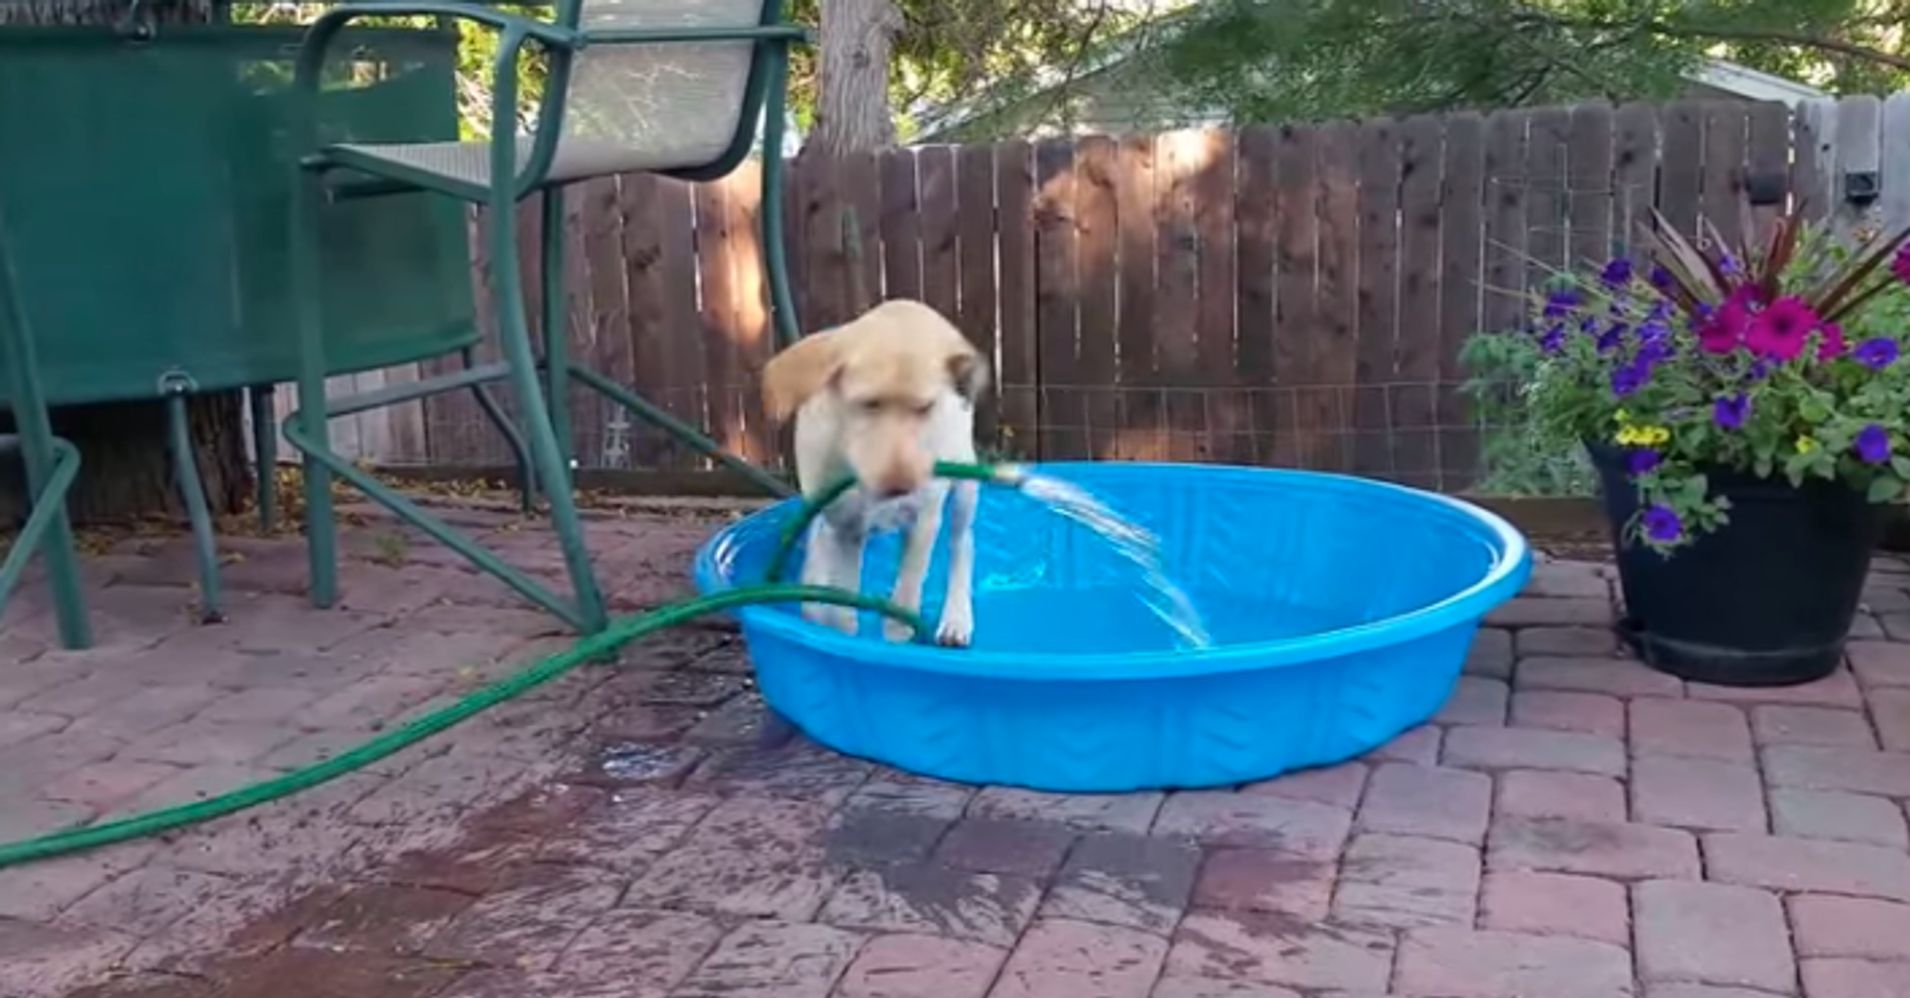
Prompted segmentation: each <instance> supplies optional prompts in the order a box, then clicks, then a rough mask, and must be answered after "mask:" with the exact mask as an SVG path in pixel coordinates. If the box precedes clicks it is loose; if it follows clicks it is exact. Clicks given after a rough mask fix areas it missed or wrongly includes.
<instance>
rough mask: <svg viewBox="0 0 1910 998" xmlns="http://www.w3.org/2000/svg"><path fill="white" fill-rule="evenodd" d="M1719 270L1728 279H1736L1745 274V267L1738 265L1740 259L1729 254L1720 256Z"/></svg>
mask: <svg viewBox="0 0 1910 998" xmlns="http://www.w3.org/2000/svg"><path fill="white" fill-rule="evenodd" d="M1718 269H1719V270H1721V271H1724V276H1726V277H1736V276H1738V275H1739V274H1742V273H1744V267H1743V266H1742V265H1741V264H1739V263H1738V258H1737V257H1735V256H1732V255H1731V254H1730V253H1728V252H1726V253H1719V254H1718Z"/></svg>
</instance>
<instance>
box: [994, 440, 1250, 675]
mask: <svg viewBox="0 0 1910 998" xmlns="http://www.w3.org/2000/svg"><path fill="white" fill-rule="evenodd" d="M1020 484H1021V492H1022V494H1023V495H1026V496H1027V497H1028V498H1030V499H1033V500H1035V501H1036V502H1039V503H1041V504H1043V505H1045V506H1047V507H1048V508H1049V509H1051V510H1053V511H1055V513H1057V514H1059V515H1060V516H1062V517H1064V518H1066V519H1068V520H1070V521H1072V522H1074V523H1076V524H1079V525H1081V526H1083V527H1086V528H1087V529H1089V530H1091V531H1093V532H1094V533H1095V534H1097V535H1099V536H1100V537H1101V538H1103V539H1104V540H1106V541H1107V542H1108V546H1109V547H1110V548H1112V549H1113V550H1114V552H1115V553H1116V554H1118V555H1120V556H1121V557H1122V558H1123V559H1124V560H1126V561H1127V562H1128V563H1129V564H1131V565H1133V566H1134V567H1135V569H1136V570H1138V571H1139V572H1140V576H1141V585H1142V587H1143V590H1144V591H1143V593H1142V596H1141V601H1142V602H1143V603H1146V604H1147V608H1148V609H1149V610H1151V611H1153V613H1154V616H1156V617H1158V618H1160V621H1161V623H1163V624H1166V625H1167V626H1168V628H1169V629H1171V630H1172V631H1173V632H1174V635H1175V637H1177V638H1179V639H1180V643H1181V644H1182V645H1184V646H1186V647H1189V648H1206V647H1208V646H1210V645H1212V644H1213V643H1214V641H1213V637H1212V636H1211V635H1209V634H1208V633H1207V625H1206V624H1204V623H1202V622H1201V619H1200V611H1199V610H1196V609H1195V608H1194V601H1193V600H1191V599H1189V598H1188V596H1187V592H1186V590H1184V589H1182V588H1181V587H1180V586H1179V585H1178V584H1176V583H1175V582H1174V580H1173V579H1170V578H1168V576H1167V572H1166V571H1165V570H1164V569H1162V567H1161V540H1160V538H1159V537H1156V536H1155V535H1154V532H1153V531H1151V530H1147V529H1145V528H1143V527H1140V526H1138V525H1136V524H1134V523H1132V522H1130V521H1128V520H1127V519H1126V518H1125V517H1123V516H1121V515H1120V514H1119V513H1116V512H1115V511H1114V510H1112V509H1110V508H1109V507H1108V505H1107V504H1106V503H1104V502H1102V501H1101V500H1100V499H1098V498H1096V497H1095V496H1094V494H1093V493H1091V492H1089V491H1088V490H1086V489H1084V488H1082V487H1081V486H1079V485H1076V484H1074V483H1072V482H1064V481H1062V480H1061V479H1058V478H1050V477H1048V476H1046V475H1036V474H1030V475H1026V476H1025V477H1024V478H1022V479H1021V483H1020Z"/></svg>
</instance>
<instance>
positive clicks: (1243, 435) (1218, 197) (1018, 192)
mask: <svg viewBox="0 0 1910 998" xmlns="http://www.w3.org/2000/svg"><path fill="white" fill-rule="evenodd" d="M757 169H758V168H757V167H756V166H755V165H754V164H752V165H751V166H748V167H746V168H744V169H743V170H741V171H739V172H738V173H737V174H735V175H733V176H732V177H730V178H728V179H727V180H725V181H722V182H718V183H713V184H704V185H689V184H683V183H678V182H674V181H667V180H659V179H657V178H654V177H649V176H634V175H633V176H625V177H614V178H606V179H601V180H595V181H591V182H588V183H585V184H583V185H580V186H578V187H574V188H572V189H571V191H570V192H569V194H568V197H567V210H568V218H569V225H568V227H567V230H566V238H567V239H568V244H567V245H568V250H569V253H568V261H569V268H568V273H567V275H566V278H567V283H568V314H569V335H570V345H571V350H572V352H573V355H575V356H579V357H583V358H587V359H588V360H589V361H590V362H591V363H592V364H594V365H595V366H596V367H597V368H598V369H600V370H603V371H605V372H606V373H608V374H609V375H610V376H612V377H614V378H616V379H617V380H619V381H621V382H623V383H625V384H629V385H632V386H634V387H635V388H636V389H637V390H639V391H640V392H643V393H644V394H646V395H648V396H649V397H651V398H653V399H656V400H658V401H659V402H661V403H663V404H665V405H666V406H668V407H669V408H670V409H671V411H673V412H675V413H676V414H677V415H679V416H681V417H683V418H685V419H688V420H690V421H692V422H695V423H698V424H700V425H704V426H707V427H710V428H711V430H712V433H713V435H715V436H716V437H717V438H718V439H719V440H722V441H724V442H725V443H727V444H729V445H730V446H732V447H734V448H736V449H737V450H739V451H741V452H742V453H744V454H745V455H748V456H751V457H754V458H757V459H760V460H767V461H772V462H773V461H775V460H776V459H777V457H778V454H777V451H778V446H777V442H778V439H779V437H778V434H777V431H776V429H775V428H774V427H772V426H771V425H769V423H768V422H767V421H766V420H765V418H764V416H763V412H762V408H761V405H760V402H759V400H758V398H757V393H756V389H755V379H756V375H757V372H758V371H759V370H760V369H761V367H762V365H763V362H764V361H765V360H766V359H767V357H768V356H769V354H770V353H771V351H772V347H773V344H772V336H771V333H770V325H769V315H768V310H767V308H766V304H765V302H766V298H767V289H766V285H765V282H764V279H763V276H762V271H761V256H762V254H761V246H760V243H759V241H758V238H757V233H758V228H757V222H758V213H759V211H760V208H761V205H760V203H759V199H758V191H757V184H758V179H759V174H758V172H757ZM791 172H792V183H791V190H790V196H789V198H788V199H787V204H786V205H785V211H786V212H787V218H786V222H787V228H788V238H789V249H790V257H791V264H792V268H793V271H794V273H793V277H794V280H795V284H796V287H797V294H798V304H799V308H800V312H801V315H802V319H803V323H804V327H805V328H807V329H815V328H821V327H825V326H827V325H830V324H833V323H836V322H839V321H841V320H843V319H844V318H846V317H848V316H849V315H851V314H852V313H853V312H854V311H855V303H854V302H853V301H852V299H853V298H854V297H855V296H856V295H857V293H858V290H860V292H861V293H863V294H866V295H868V296H875V295H881V296H907V297H915V298H920V299H922V300H924V301H926V302H928V303H929V304H930V305H933V306H935V307H936V308H937V309H939V310H941V311H942V312H943V313H944V314H946V315H947V316H949V317H950V319H952V320H953V321H954V322H955V323H956V324H957V325H959V326H960V327H961V328H962V329H963V330H964V332H966V333H967V335H969V336H970V337H972V338H973V340H974V342H976V343H977V344H978V345H980V346H981V347H982V349H983V350H984V351H985V352H987V353H988V354H989V355H990V356H992V357H993V358H994V359H995V371H996V377H995V381H994V388H993V389H992V390H991V392H990V394H989V397H988V399H987V400H986V403H985V405H984V408H983V422H984V424H985V425H984V433H985V435H986V436H987V442H988V443H989V444H990V445H991V446H994V447H996V448H998V449H999V450H1002V451H1005V452H1007V453H1010V454H1013V455H1016V456H1019V457H1023V458H1041V459H1048V460H1059V459H1071V458H1086V457H1094V458H1146V459H1174V460H1215V461H1232V462H1244V463H1256V464H1275V465H1288V466H1302V467H1312V468H1325V469H1336V470H1350V471H1355V472H1358V473H1361V474H1369V475H1376V476H1381V477H1390V478H1394V479H1398V480H1403V481H1407V482H1412V483H1415V484H1421V485H1426V486H1433V487H1439V488H1445V489H1448V490H1456V489H1461V488H1464V487H1466V486H1467V485H1468V484H1469V483H1470V482H1472V481H1473V480H1474V479H1475V478H1476V476H1477V473H1478V471H1479V469H1478V453H1479V446H1478V440H1479V427H1478V426H1477V425H1476V423H1475V421H1474V420H1473V419H1472V417H1471V416H1470V414H1469V412H1468V407H1467V406H1466V404H1465V402H1464V399H1463V397H1462V396H1461V395H1460V394H1459V392H1458V391H1457V389H1458V387H1459V385H1460V384H1461V383H1462V381H1463V379H1464V374H1463V371H1462V370H1461V368H1460V364H1459V348H1460V345H1461V343H1462V342H1463V341H1464V340H1465V338H1466V337H1467V336H1468V335H1469V334H1471V333H1472V332H1474V331H1475V330H1479V329H1481V328H1487V329H1502V328H1508V327H1511V326H1513V325H1514V324H1516V323H1517V322H1518V320H1519V318H1520V315H1521V309H1522V305H1521V295H1522V294H1523V293H1524V291H1525V289H1527V288H1529V287H1532V286H1533V285H1534V283H1535V282H1537V281H1539V280H1542V279H1543V278H1544V277H1545V276H1546V275H1547V274H1548V273H1549V272H1550V271H1551V269H1553V268H1559V267H1565V266H1568V265H1573V264H1578V263H1587V262H1594V261H1598V260H1602V259H1604V258H1606V257H1607V256H1609V255H1611V254H1612V253H1614V252H1615V251H1623V250H1625V249H1626V248H1627V246H1628V239H1629V238H1631V237H1632V236H1633V235H1635V233H1636V231H1637V229H1636V226H1637V225H1638V224H1639V223H1640V222H1641V221H1642V220H1643V219H1644V218H1645V217H1646V216H1647V214H1648V211H1649V209H1650V208H1651V207H1652V206H1656V207H1658V208H1659V209H1661V210H1662V211H1664V212H1665V213H1666V215H1668V216H1669V217H1670V218H1671V219H1672V220H1673V221H1674V222H1677V223H1680V224H1681V225H1687V226H1688V225H1689V224H1691V223H1692V222H1693V221H1694V220H1695V219H1697V218H1698V217H1700V216H1704V217H1708V218H1710V219H1711V220H1712V221H1713V222H1715V223H1716V224H1717V225H1718V226H1719V227H1720V228H1721V229H1722V230H1724V231H1725V232H1727V233H1732V232H1738V231H1742V230H1745V229H1749V228H1755V227H1758V226H1761V225H1764V224H1767V223H1768V221H1769V220H1770V218H1771V217H1772V216H1774V215H1775V213H1776V212H1777V211H1778V210H1780V208H1781V206H1782V205H1783V204H1784V203H1786V202H1787V201H1795V202H1796V203H1801V204H1803V205H1805V210H1806V211H1808V212H1809V213H1811V214H1813V215H1814V216H1817V217H1827V216H1828V217H1831V218H1833V219H1834V220H1835V221H1836V223H1837V224H1839V225H1845V226H1854V225H1858V224H1861V223H1864V222H1867V221H1875V220H1878V216H1881V217H1882V218H1885V219H1890V220H1898V221H1910V94H1899V95H1896V96H1894V97H1892V98H1890V99H1889V100H1888V101H1887V102H1886V101H1881V100H1878V99H1877V98H1872V97H1857V98H1846V99H1844V100H1842V101H1836V102H1831V101H1823V102H1816V103H1811V104H1807V105H1804V106H1801V107H1799V108H1798V109H1797V110H1796V111H1795V113H1793V112H1791V111H1789V110H1787V109H1786V108H1785V107H1783V106H1782V105H1778V104H1750V103H1727V102H1717V103H1711V102H1681V103H1673V104H1669V105H1663V106H1657V105H1645V104H1632V105H1625V106H1622V107H1618V108H1612V107H1609V106H1606V105H1585V106H1579V107H1571V108H1543V109H1529V110H1515V111H1506V112H1500V113H1495V114H1491V115H1480V114H1472V113H1464V114H1452V115H1445V116H1422V117H1412V118H1406V119H1401V120H1382V121H1368V122H1359V123H1329V124H1318V125H1296V126H1278V127H1274V126H1267V127H1250V128H1246V129H1244V130H1240V131H1237V132H1230V131H1217V130H1200V131H1182V132H1171V133H1166V134H1161V135H1136V136H1127V137H1121V138H1109V137H1102V136H1091V137H1083V138H1070V139H1055V140H1045V141H1039V142H1024V141H1012V142H1004V143H1000V144H995V145H970V146H961V147H952V146H925V147H917V148H903V149H893V150H888V151H885V152H883V153H880V154H870V155H864V156H855V157H850V158H846V159H840V160H832V161H817V160H798V161H795V162H794V163H793V164H792V171H791ZM1866 179H1868V180H1869V181H1870V182H1873V183H1874V184H1875V187H1876V189H1877V191H1878V193H1879V197H1878V198H1877V199H1876V200H1875V201H1874V202H1868V203H1866V202H1863V201H1862V199H1861V198H1859V199H1857V200H1852V199H1851V198H1850V197H1848V196H1847V195H1852V194H1860V193H1861V190H1862V188H1863V186H1864V184H1865V183H1866ZM845 209H853V210H852V211H845ZM845 219H848V220H851V221H850V222H849V223H848V224H850V225H852V226H853V227H854V228H855V229H856V231H855V232H854V233H853V238H845V236H846V235H847V234H846V233H845ZM519 225H520V232H521V234H522V236H523V237H524V238H525V240H526V245H534V243H532V242H531V240H534V239H535V237H536V234H537V232H536V230H537V223H536V219H535V212H534V211H526V212H525V213H524V214H523V216H522V217H521V219H520V221H519ZM857 243H859V245H860V259H859V261H858V260H856V259H855V257H854V254H852V253H851V252H849V250H848V247H849V246H851V245H853V244H857ZM476 265H477V266H478V267H479V270H480V274H481V273H482V269H483V267H484V262H483V261H482V260H479V261H477V264H476ZM854 266H859V267H860V274H859V275H853V276H852V275H851V274H850V270H851V268H852V267H854ZM487 283H488V282H487V281H483V280H482V278H481V279H480V289H481V291H480V296H481V299H484V300H483V301H481V302H480V304H481V309H480V311H481V313H483V312H485V310H486V308H487V307H488V306H487V304H486V303H487V302H488V298H486V297H485V296H484V295H483V294H482V288H483V286H484V285H485V284H487ZM542 297H543V296H542V289H541V287H540V285H539V284H538V282H537V281H536V279H535V275H532V279H531V283H530V298H531V303H532V308H533V311H534V314H535V310H536V309H537V308H538V307H540V304H539V303H541V301H542ZM487 319H488V316H487ZM434 369H435V368H434ZM415 376H417V374H416V372H415V371H404V370H393V371H385V372H374V373H372V374H368V375H360V376H358V377H357V379H356V381H357V387H359V388H365V387H373V386H375V385H376V384H378V383H383V382H385V381H388V380H391V379H394V378H405V377H415ZM346 380H349V379H346ZM573 407H574V422H575V425H576V428H577V433H578V438H579V439H578V456H579V460H580V463H581V465H582V466H584V467H587V468H589V467H598V468H660V469H683V468H690V467H695V466H696V464H695V462H694V461H693V460H692V458H691V457H690V455H688V454H686V453H684V452H682V451H681V450H679V449H677V448H674V447H672V446H671V445H670V444H669V443H668V442H667V441H666V440H665V439H664V438H663V437H662V436H661V435H660V434H658V433H657V432H655V431H654V430H652V429H650V428H649V427H647V426H645V425H643V424H641V423H639V422H636V421H634V420H632V419H631V418H629V417H626V416H624V415H622V414H621V413H620V411H619V410H617V409H616V408H615V407H612V406H609V405H607V404H604V403H602V402H601V401H599V400H598V399H596V398H594V397H591V396H590V395H589V394H588V393H586V392H579V393H578V398H577V399H576V400H574V402H573ZM335 438H336V440H337V442H338V444H339V446H341V447H343V448H346V449H347V450H348V451H351V452H354V453H356V454H358V455H359V456H361V457H362V458H364V459H367V460H371V461H375V462H380V463H387V464H404V463H412V464H416V463H426V464H433V465H452V466H481V465H496V464H500V463H502V462H503V460H504V458H505V452H504V450H503V447H502V444H501V442H500V441H499V440H497V439H496V437H495V434H494V433H492V432H491V430H490V429H489V427H488V426H487V425H485V424H484V422H483V420H482V418H481V416H480V414H479V413H478V411H477V409H476V408H475V406H474V405H473V404H471V402H470V401H469V400H468V399H467V398H465V397H463V396H458V397H447V398H443V399H438V400H432V401H430V402H427V403H425V404H422V405H411V406H407V407H403V408H401V409H396V410H391V411H389V412H387V413H371V414H365V415H362V416H359V417H354V418H352V419H347V420H340V421H339V425H338V426H337V427H336V429H335Z"/></svg>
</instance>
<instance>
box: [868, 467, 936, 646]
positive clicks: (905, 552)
mask: <svg viewBox="0 0 1910 998" xmlns="http://www.w3.org/2000/svg"><path fill="white" fill-rule="evenodd" d="M927 488H928V494H927V495H926V496H925V497H923V501H922V507H921V509H919V510H917V511H916V513H915V522H914V523H912V524H910V525H909V539H908V543H907V545H906V546H904V547H903V549H902V565H901V567H900V568H898V569H896V573H895V591H894V592H893V593H891V594H890V595H889V602H891V603H894V604H895V605H896V606H899V607H901V608H902V609H904V610H912V611H914V612H916V613H920V612H922V586H923V585H924V583H925V580H926V579H927V578H928V566H929V562H930V561H931V560H932V559H933V557H934V554H935V536H936V535H937V534H939V533H941V531H942V504H943V503H945V502H947V501H948V486H947V485H946V484H943V483H941V482H937V483H934V484H932V485H929V486H928V487H927ZM882 633H883V634H884V635H887V636H888V638H889V640H891V641H907V640H908V639H909V638H910V637H912V636H913V635H911V634H910V633H909V627H908V625H907V624H904V623H902V622H901V621H899V620H896V619H894V618H889V619H886V620H884V621H883V622H882Z"/></svg>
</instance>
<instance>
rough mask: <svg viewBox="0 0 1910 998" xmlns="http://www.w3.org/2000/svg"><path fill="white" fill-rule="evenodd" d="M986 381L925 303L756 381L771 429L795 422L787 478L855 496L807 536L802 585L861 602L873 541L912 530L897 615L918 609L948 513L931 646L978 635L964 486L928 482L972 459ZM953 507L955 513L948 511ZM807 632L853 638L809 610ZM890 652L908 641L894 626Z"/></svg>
mask: <svg viewBox="0 0 1910 998" xmlns="http://www.w3.org/2000/svg"><path fill="white" fill-rule="evenodd" d="M987 377H988V370H987V365H986V362H985V361H984V360H983V358H982V356H981V354H980V353H979V352H977V351H976V350H975V348H974V347H973V346H972V345H970V344H969V342H968V341H967V340H966V339H964V338H963V337H962V334H961V332H960V331H959V330H957V329H956V328H955V327H954V326H953V325H952V324H950V323H949V321H948V320H947V319H945V318H943V317H942V316H941V315H940V314H939V313H937V312H936V311H935V310H934V309H932V308H930V307H928V306H927V305H924V304H922V303H921V302H916V301H908V300H905V299H895V300H890V301H886V302H883V303H882V304H880V305H877V306H876V307H875V308H872V309H870V310H869V311H867V312H865V313H863V314H862V315H861V316H860V317H859V318H857V319H855V320H853V321H851V322H848V323H845V324H844V325H841V326H837V327H836V328H834V329H830V330H826V331H824V332H819V333H815V334H813V335H810V336H807V337H804V338H803V339H802V341H801V342H799V343H797V344H796V345H794V346H792V347H790V348H788V349H787V350H784V351H783V352H782V353H780V354H777V355H776V356H775V357H773V358H771V359H770V361H769V363H768V365H767V366H765V367H764V368H763V395H764V400H765V402H766V403H767V407H768V410H769V414H770V415H771V417H772V418H775V419H778V420H783V419H787V418H789V416H790V415H791V414H792V413H793V414H794V415H795V417H796V476H797V480H798V482H799V484H800V485H801V487H802V491H803V493H804V494H805V495H814V494H815V493H816V492H818V491H821V490H822V489H825V488H828V487H829V486H830V485H831V484H832V483H834V482H836V481H839V480H840V479H841V478H842V477H843V476H845V475H854V476H855V479H856V486H855V487H854V488H852V489H850V490H849V492H848V493H846V494H845V495H843V496H842V498H840V499H838V500H836V502H834V503H833V504H831V505H830V506H829V508H828V509H826V510H825V511H824V512H823V514H822V515H821V516H818V517H817V518H816V520H815V522H814V524H813V525H812V526H811V527H810V532H809V537H808V539H807V540H808V544H807V555H806V557H805V559H804V562H803V571H802V580H803V582H805V583H808V584H811V585H824V586H836V587H838V588H842V589H848V590H851V591H860V587H861V579H862V559H863V549H864V545H865V543H866V542H867V540H868V537H869V533H870V531H872V530H877V529H885V528H899V527H907V529H908V540H907V543H906V546H905V547H904V549H903V554H902V564H901V568H900V571H899V573H898V575H897V578H896V583H895V592H894V593H893V594H892V595H891V597H890V599H891V601H892V602H894V603H896V604H897V605H899V606H902V607H905V608H907V609H910V610H919V609H920V608H921V606H922V586H923V581H924V579H925V578H926V577H927V575H928V568H929V559H930V556H931V554H932V553H933V550H934V546H935V538H936V535H937V533H939V532H940V530H941V525H942V511H943V508H944V507H945V506H946V507H947V508H948V523H949V561H948V589H947V592H946V593H945V594H944V599H943V605H942V618H941V622H940V624H939V626H938V627H937V629H936V640H937V641H938V642H940V643H941V644H944V645H956V646H963V645H967V644H968V643H969V640H970V639H971V638H972V636H973V634H974V630H975V607H974V574H975V533H974V527H975V505H976V501H977V499H978V495H977V493H978V487H977V485H976V483H974V482H971V481H961V482H956V483H953V484H951V483H950V482H948V481H946V480H943V479H938V478H935V477H933V475H932V474H931V469H932V468H933V466H934V464H935V462H936V461H973V460H975V398H976V396H977V395H978V394H980V392H981V389H982V386H983V385H984V384H985V383H986V381H987ZM951 496H952V501H951ZM804 612H805V613H806V614H807V615H808V616H809V618H810V619H811V620H815V621H817V622H819V623H822V624H826V625H829V626H833V627H836V628H838V629H841V630H844V631H849V632H851V633H853V632H854V630H855V624H856V614H855V611H853V610H851V609H848V608H845V607H833V606H810V607H807V608H806V609H805V611H804ZM885 633H887V634H888V635H889V637H890V638H892V639H897V640H899V639H901V638H904V637H906V636H907V634H908V631H907V628H905V627H902V626H901V625H899V624H897V623H895V622H894V621H889V622H887V623H886V624H885Z"/></svg>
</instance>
